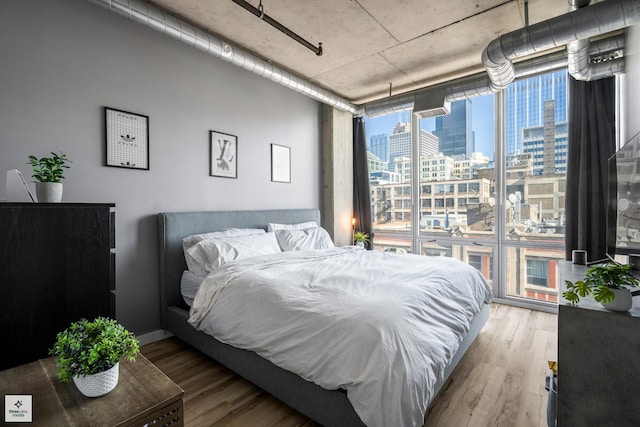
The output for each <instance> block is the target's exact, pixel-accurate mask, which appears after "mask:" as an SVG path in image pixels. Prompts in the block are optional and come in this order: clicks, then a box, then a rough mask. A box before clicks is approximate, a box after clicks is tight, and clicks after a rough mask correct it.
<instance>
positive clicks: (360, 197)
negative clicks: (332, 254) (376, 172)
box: [353, 117, 373, 249]
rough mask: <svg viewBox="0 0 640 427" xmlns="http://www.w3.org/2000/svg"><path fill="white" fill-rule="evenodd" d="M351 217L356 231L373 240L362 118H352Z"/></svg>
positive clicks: (369, 245) (368, 247)
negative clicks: (354, 221)
mask: <svg viewBox="0 0 640 427" xmlns="http://www.w3.org/2000/svg"><path fill="white" fill-rule="evenodd" d="M353 217H354V218H355V219H356V231H362V232H363V233H367V234H369V236H370V238H373V234H372V227H371V196H370V193H369V168H368V165H367V138H366V135H365V128H364V119H363V118H362V117H354V118H353ZM367 249H371V243H369V244H368V245H367Z"/></svg>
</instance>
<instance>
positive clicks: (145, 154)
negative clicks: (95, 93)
mask: <svg viewBox="0 0 640 427" xmlns="http://www.w3.org/2000/svg"><path fill="white" fill-rule="evenodd" d="M104 125H105V165H106V166H113V167H117V168H128V169H144V170H149V117H148V116H143V115H141V114H134V113H129V112H127V111H122V110H116V109H115V108H109V107H104Z"/></svg>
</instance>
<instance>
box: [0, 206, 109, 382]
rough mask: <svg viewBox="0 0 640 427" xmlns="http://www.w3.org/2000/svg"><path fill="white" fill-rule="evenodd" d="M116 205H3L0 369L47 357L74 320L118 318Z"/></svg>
mask: <svg viewBox="0 0 640 427" xmlns="http://www.w3.org/2000/svg"><path fill="white" fill-rule="evenodd" d="M114 208H115V204H112V203H0V336H2V338H3V343H4V349H3V351H2V352H0V370H4V369H7V368H11V367H14V366H18V365H22V364H25V363H28V362H32V361H34V360H38V359H41V358H43V357H47V356H48V349H49V348H50V347H51V346H52V345H53V343H54V341H55V337H56V334H57V333H58V332H59V331H62V330H64V329H65V328H67V327H68V326H69V324H70V323H71V322H72V321H75V320H78V319H80V318H82V317H86V318H95V317H97V316H110V317H114V318H115V294H114V291H115V253H114V251H113V248H115V211H114Z"/></svg>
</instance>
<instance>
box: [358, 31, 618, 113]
mask: <svg viewBox="0 0 640 427" xmlns="http://www.w3.org/2000/svg"><path fill="white" fill-rule="evenodd" d="M623 47H624V35H616V36H613V37H609V38H606V39H601V40H598V41H596V42H593V43H591V45H590V46H589V53H590V54H591V55H594V54H600V53H605V52H610V51H612V50H615V49H622V48H623ZM610 62H611V61H607V62H603V63H602V64H603V65H601V67H603V68H604V67H606V66H610V65H605V64H610ZM566 66H567V52H566V51H565V50H562V51H558V52H553V53H550V54H547V55H544V56H539V57H536V58H531V59H527V60H524V61H520V62H517V63H515V64H514V73H515V76H516V77H517V78H523V77H529V76H533V75H536V74H541V73H546V72H549V71H554V70H558V69H560V68H563V67H566ZM438 88H444V89H445V91H446V97H445V101H449V102H453V101H459V100H463V99H469V98H473V97H475V96H482V95H488V94H490V93H494V92H495V90H494V88H493V85H492V82H491V80H490V79H489V76H488V75H487V73H477V74H473V75H470V76H468V77H463V78H461V79H457V80H454V81H453V82H447V83H441V84H439V85H434V86H430V87H428V88H424V89H416V90H415V91H412V92H407V93H404V94H400V95H395V96H392V97H388V98H384V99H380V100H377V101H371V102H368V103H366V104H364V105H363V106H362V107H363V110H364V111H363V114H366V115H367V116H369V117H375V116H381V115H385V114H391V113H396V112H399V111H404V110H411V109H413V106H414V103H415V100H416V97H417V96H424V94H425V92H428V91H433V90H436V89H438Z"/></svg>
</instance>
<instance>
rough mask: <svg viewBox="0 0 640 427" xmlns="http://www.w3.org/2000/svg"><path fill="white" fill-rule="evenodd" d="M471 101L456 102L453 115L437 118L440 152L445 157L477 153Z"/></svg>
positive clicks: (436, 133) (452, 111) (452, 110)
mask: <svg viewBox="0 0 640 427" xmlns="http://www.w3.org/2000/svg"><path fill="white" fill-rule="evenodd" d="M471 123H472V122H471V100H468V99H466V100H461V101H454V102H452V103H451V113H450V114H448V115H446V116H438V117H436V130H435V131H434V132H433V134H434V135H435V136H437V137H438V142H439V143H438V151H439V152H441V153H442V154H444V155H445V156H460V155H463V156H467V155H470V154H471V153H473V152H474V151H475V145H474V137H473V130H472V129H471Z"/></svg>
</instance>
